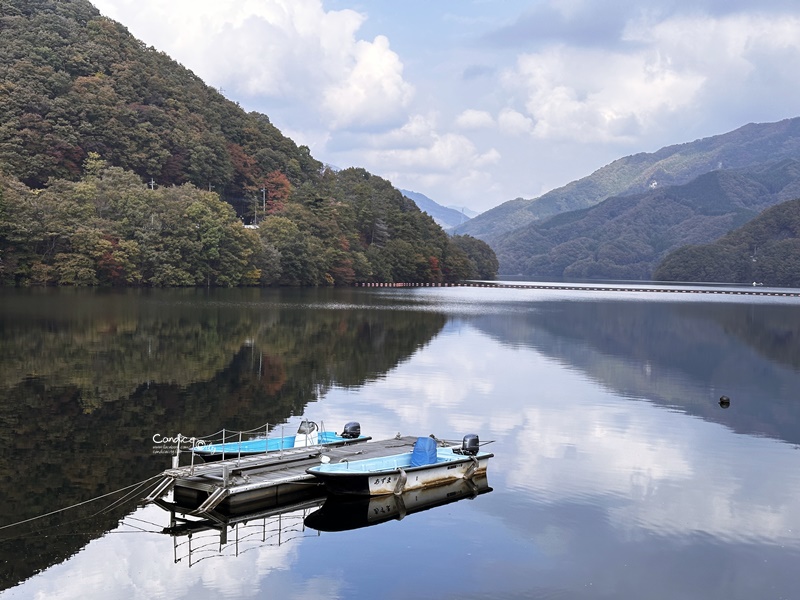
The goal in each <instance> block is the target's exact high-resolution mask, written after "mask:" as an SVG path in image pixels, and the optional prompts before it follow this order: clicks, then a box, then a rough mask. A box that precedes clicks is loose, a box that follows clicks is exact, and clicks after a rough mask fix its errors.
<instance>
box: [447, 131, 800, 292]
mask: <svg viewBox="0 0 800 600" xmlns="http://www.w3.org/2000/svg"><path fill="white" fill-rule="evenodd" d="M798 161H800V118H794V119H787V120H784V121H780V122H778V123H765V124H750V125H746V126H744V127H741V128H739V129H737V130H735V131H732V132H730V133H726V134H723V135H718V136H714V137H710V138H706V139H702V140H697V141H695V142H691V143H686V144H680V145H675V146H669V147H666V148H663V149H661V150H659V151H658V152H655V153H651V154H644V153H643V154H637V155H634V156H629V157H625V158H621V159H619V160H616V161H614V162H612V163H610V164H609V165H607V166H605V167H603V168H601V169H599V170H598V171H596V172H594V173H592V174H591V175H589V176H587V177H584V178H582V179H580V180H577V181H574V182H572V183H570V184H568V185H566V186H564V187H561V188H558V189H556V190H553V191H551V192H548V193H547V194H544V195H543V196H541V197H539V198H536V199H533V200H526V199H523V198H517V199H515V200H511V201H509V202H506V203H504V204H502V205H500V206H498V207H496V208H493V209H491V210H489V211H487V212H485V213H483V214H481V215H479V216H478V217H476V218H474V219H472V220H470V221H468V222H467V223H464V224H463V225H459V226H457V227H456V228H455V229H454V232H455V233H459V234H469V235H472V236H474V237H476V238H478V239H482V240H484V241H486V242H487V243H488V244H489V245H490V246H492V248H493V249H494V250H495V252H496V253H497V257H498V260H499V262H500V274H505V275H523V276H526V277H530V278H540V279H541V278H548V279H550V278H625V279H649V278H651V277H652V273H653V270H654V269H655V268H656V266H657V265H658V263H659V262H660V260H661V259H663V258H664V257H665V256H666V255H667V254H668V253H669V252H671V251H673V250H675V249H677V248H679V247H681V246H682V245H684V244H706V243H709V242H712V241H714V240H715V239H717V238H719V237H720V236H722V235H725V234H726V233H728V232H729V231H731V230H732V229H735V228H736V227H739V226H741V225H743V224H744V223H746V222H747V221H749V220H750V219H752V218H754V217H755V216H756V215H758V214H759V213H760V212H761V211H762V210H764V209H765V208H767V207H769V206H772V205H775V204H778V203H781V202H784V201H787V200H790V199H793V198H797V197H800V165H799V164H798Z"/></svg>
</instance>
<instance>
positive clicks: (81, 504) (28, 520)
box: [0, 473, 161, 531]
mask: <svg viewBox="0 0 800 600" xmlns="http://www.w3.org/2000/svg"><path fill="white" fill-rule="evenodd" d="M159 477H161V474H160V473H159V474H158V475H155V476H153V477H150V478H149V479H145V480H144V481H140V482H139V483H134V484H133V485H129V486H127V487H124V488H120V489H118V490H114V491H113V492H108V493H107V494H103V495H102V496H97V497H96V498H91V499H89V500H84V501H83V502H78V503H77V504H73V505H71V506H66V507H64V508H59V509H58V510H54V511H51V512H49V513H45V514H43V515H39V516H37V517H31V518H30V519H23V520H22V521H17V522H16V523H10V524H9V525H3V526H2V527H0V531H2V530H3V529H8V528H9V527H15V526H17V525H23V524H24V523H30V522H31V521H36V520H38V519H43V518H45V517H49V516H52V515H55V514H58V513H61V512H64V511H67V510H70V509H73V508H77V507H78V506H83V505H84V504H89V503H90V502H95V501H96V500H100V499H102V498H106V497H108V496H113V495H114V494H118V493H119V492H122V491H125V490H129V489H131V488H133V487H138V486H140V485H144V484H145V483H147V482H148V481H153V480H154V479H158V478H159Z"/></svg>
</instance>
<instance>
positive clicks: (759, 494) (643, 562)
mask: <svg viewBox="0 0 800 600" xmlns="http://www.w3.org/2000/svg"><path fill="white" fill-rule="evenodd" d="M0 309H1V310H2V313H1V314H0V319H2V320H1V321H0V327H1V328H2V329H0V331H2V337H0V340H2V348H0V371H1V372H2V374H3V377H2V382H3V383H2V385H3V395H4V398H5V399H4V400H3V401H2V403H0V411H2V412H0V423H2V424H3V428H2V433H0V436H2V443H3V447H4V448H5V449H6V451H5V452H4V453H2V454H3V455H2V458H0V477H1V478H0V491H1V492H2V493H3V497H4V498H5V499H6V502H5V503H4V506H3V507H2V509H0V526H3V525H6V524H8V523H12V522H14V521H16V520H20V519H23V518H29V517H32V516H35V515H40V514H44V513H47V512H49V511H52V510H56V509H58V508H61V507H63V506H66V505H68V504H74V503H77V502H80V501H82V500H85V499H87V498H91V497H95V496H99V495H101V494H103V493H107V492H109V491H111V490H115V489H120V488H122V487H125V486H127V485H130V484H132V483H135V482H137V481H141V480H144V479H146V478H148V477H150V476H151V475H154V474H156V473H158V472H159V471H160V470H162V469H164V468H166V467H168V466H169V458H168V457H167V456H164V455H158V454H157V453H155V449H154V444H153V442H152V436H153V434H155V433H162V434H171V433H176V432H178V431H180V432H182V433H184V434H197V435H202V434H205V433H210V432H212V431H216V430H217V429H219V428H221V427H223V426H224V427H228V428H231V429H236V428H239V429H246V428H251V427H254V426H257V425H260V424H262V423H266V422H269V423H273V424H281V423H284V424H286V426H287V427H289V426H295V425H296V423H297V422H298V421H299V419H300V417H301V416H302V415H306V416H308V417H309V418H311V419H314V420H316V421H323V422H324V423H325V424H326V425H327V428H329V429H336V428H340V427H341V426H342V425H343V424H344V423H345V422H347V421H350V420H357V421H359V422H360V423H361V424H362V428H363V430H364V432H365V433H366V434H368V435H371V436H373V437H375V438H382V437H390V436H393V435H395V434H396V433H398V432H400V433H402V434H404V435H428V434H431V433H433V434H435V435H437V436H438V437H445V438H451V439H456V440H458V439H460V438H461V436H462V435H464V434H465V433H472V432H474V433H478V434H479V435H480V437H481V439H482V440H483V441H488V440H492V441H493V443H492V444H491V445H490V446H488V448H490V449H491V450H492V451H493V452H494V453H495V457H494V458H493V459H491V461H490V465H489V471H488V485H489V486H490V488H491V489H490V490H488V491H486V492H485V493H482V494H480V495H478V496H477V497H474V498H471V499H470V498H467V499H463V500H458V501H454V502H450V503H448V504H443V505H441V506H438V507H435V508H431V509H428V510H421V511H419V512H416V511H413V510H412V511H409V512H408V514H406V516H405V518H403V519H402V520H397V519H392V520H389V521H387V522H384V523H381V524H379V525H375V526H363V527H359V528H356V529H351V530H348V531H341V532H327V531H326V532H322V533H321V532H318V531H316V530H314V529H312V528H310V527H307V526H305V525H304V524H303V522H304V518H305V517H306V516H308V515H309V514H311V513H312V512H314V511H315V510H317V509H319V507H320V506H321V503H322V502H323V501H324V498H319V499H314V498H312V499H310V500H309V502H308V504H307V505H304V506H300V507H297V508H295V509H294V510H291V511H288V512H286V513H284V514H282V515H279V516H278V515H276V516H270V517H253V518H252V519H250V520H248V522H247V523H244V522H243V523H240V524H238V525H233V526H228V527H224V528H223V529H224V530H225V532H226V533H225V539H224V540H223V539H221V538H220V531H219V530H216V529H212V530H207V531H204V532H196V533H195V534H193V535H192V537H191V538H189V536H187V535H183V536H175V537H172V536H169V535H166V534H163V533H161V530H162V529H163V528H164V527H166V526H168V525H169V515H168V513H166V512H164V511H163V510H161V509H159V508H157V507H154V506H149V507H146V508H136V507H135V506H134V505H132V504H130V503H128V504H127V505H121V506H120V507H111V508H108V510H106V508H107V507H108V505H109V504H110V502H106V503H102V502H101V503H100V504H99V505H96V508H95V507H94V506H93V507H91V509H90V510H88V511H84V512H83V513H80V514H78V513H75V514H65V515H62V516H58V517H57V518H56V520H53V519H50V520H47V521H46V522H43V521H39V522H37V523H39V524H38V525H37V526H36V527H34V528H32V529H31V528H28V529H25V530H24V531H22V530H20V529H19V528H10V529H9V528H7V529H3V530H0V533H2V534H3V535H2V536H1V537H2V538H3V540H2V542H0V560H2V561H3V562H2V564H3V565H4V567H5V568H4V569H0V571H3V573H4V574H3V576H2V577H3V578H2V580H0V582H1V583H2V588H3V589H4V590H5V592H0V597H3V598H5V597H9V598H33V597H42V598H45V597H46V598H50V597H61V598H103V599H105V598H165V599H166V598H219V597H237V598H238V597H261V596H264V595H270V596H285V597H289V598H301V597H302V598H326V599H328V598H357V597H358V598H374V597H386V598H407V597H409V596H412V597H420V598H453V597H458V598H513V597H515V598H587V599H596V598H625V599H627V598H630V599H640V598H656V599H660V598H665V599H666V598H670V599H672V598H698V599H700V598H702V599H709V598H720V599H722V598H725V599H731V598H742V599H745V598H747V599H750V598H791V597H797V596H796V594H797V589H798V588H799V585H798V584H800V575H798V571H797V568H796V566H797V564H798V559H800V475H798V473H800V470H798V468H797V467H798V460H799V458H800V454H798V444H800V419H799V418H798V416H799V411H800V406H799V405H798V396H797V390H799V389H800V385H798V384H800V377H799V376H798V374H799V373H800V350H799V348H800V314H799V313H800V311H798V301H797V300H796V299H775V298H763V297H752V298H751V297H746V298H739V297H726V296H722V295H720V296H712V297H709V296H706V295H703V296H700V295H692V294H686V295H681V296H680V297H677V298H676V297H674V295H667V294H654V293H625V294H621V293H614V292H596V293H595V292H593V293H589V292H566V291H553V290H541V291H531V290H518V289H505V290H503V289H491V288H423V289H402V290H392V289H374V290H311V291H308V290H288V291H287V290H268V291H261V290H233V291H229V292H225V291H218V292H211V293H205V292H198V291H195V290H191V291H178V292H168V291H165V292H142V293H91V292H85V291H80V290H79V291H77V292H75V291H71V290H66V291H45V292H44V293H42V292H40V291H33V292H24V291H23V292H19V291H14V290H11V291H0ZM721 395H727V396H729V397H730V398H731V405H730V407H729V408H727V409H723V408H721V407H720V405H719V403H718V400H719V397H720V396H721ZM22 473H24V476H22V475H21V474H22ZM407 502H408V503H409V506H411V502H412V500H411V499H409V500H407ZM373 509H374V507H373ZM95 513H100V514H99V516H92V515H95ZM334 514H335V513H334ZM391 514H394V513H391Z"/></svg>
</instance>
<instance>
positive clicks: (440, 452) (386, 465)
mask: <svg viewBox="0 0 800 600" xmlns="http://www.w3.org/2000/svg"><path fill="white" fill-rule="evenodd" d="M435 450H436V457H435V459H434V460H433V462H426V463H424V464H422V465H412V463H411V460H412V455H413V454H414V453H413V452H404V453H403V454H395V455H393V456H384V457H380V458H366V459H363V460H354V461H352V462H350V461H346V460H344V461H342V462H338V463H326V464H325V463H324V464H320V465H317V466H316V467H312V468H310V469H309V472H311V473H375V472H379V471H396V470H397V469H408V468H412V467H414V466H426V465H436V464H444V463H449V462H455V461H463V460H468V457H466V456H463V455H461V454H456V453H455V452H453V449H452V448H435Z"/></svg>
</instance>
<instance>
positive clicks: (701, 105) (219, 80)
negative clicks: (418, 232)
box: [94, 0, 800, 211]
mask: <svg viewBox="0 0 800 600" xmlns="http://www.w3.org/2000/svg"><path fill="white" fill-rule="evenodd" d="M94 4H95V5H96V6H97V7H98V8H99V9H100V11H101V12H102V13H103V14H105V15H107V16H109V17H111V18H113V19H115V20H117V21H120V22H121V23H122V24H123V25H125V26H126V27H128V29H129V30H130V31H131V33H132V34H133V35H135V36H136V37H138V38H140V39H142V40H143V41H144V42H145V43H147V44H148V45H151V46H154V47H156V48H157V49H159V50H162V51H164V52H166V53H167V54H169V55H170V56H172V57H173V58H174V59H175V60H177V61H178V62H180V63H181V64H183V65H184V66H186V67H188V68H189V69H191V70H192V71H194V72H195V73H196V74H197V75H199V76H200V77H202V78H203V79H204V80H205V81H206V82H207V83H208V84H209V85H212V86H214V87H217V88H219V89H221V90H223V93H224V94H225V96H227V97H228V98H230V99H231V100H235V101H237V102H239V104H240V105H241V106H242V107H243V108H245V109H247V110H255V111H258V112H262V113H265V114H267V115H268V116H269V117H270V119H271V120H272V122H273V123H274V124H275V125H276V126H278V127H279V128H280V129H281V131H283V132H284V133H285V134H286V135H288V136H289V137H291V138H292V139H294V140H295V141H296V142H297V143H299V144H305V145H308V146H309V147H310V148H311V152H312V154H313V155H314V156H315V157H316V158H317V159H319V160H321V161H323V162H326V163H329V164H331V165H334V166H336V167H342V168H343V167H349V166H359V167H364V168H366V169H368V170H369V171H370V172H372V173H375V174H377V175H380V176H382V177H385V178H386V179H389V180H390V181H392V183H393V184H394V185H395V186H396V187H399V188H404V189H409V190H412V191H416V192H420V193H423V194H425V195H427V196H429V197H430V198H432V199H433V200H435V201H437V202H439V203H440V204H444V205H449V206H457V207H468V208H470V209H473V210H476V211H485V210H487V209H489V208H492V207H494V206H497V205H499V204H502V203H503V202H505V201H508V200H512V199H514V198H517V197H524V198H534V197H536V196H539V195H541V194H542V193H544V192H546V191H548V190H550V189H553V188H555V187H558V186H561V185H564V184H566V183H568V182H570V181H572V180H574V179H578V178H580V177H583V176H585V175H588V174H590V173H591V172H593V171H594V170H596V169H598V168H600V167H602V166H603V165H605V164H607V163H609V162H611V161H613V160H615V159H617V158H620V157H622V156H627V155H630V154H635V153H637V152H653V151H655V150H658V149H659V148H661V147H663V146H666V145H670V144H677V143H683V142H688V141H692V140H695V139H698V138H702V137H707V136H710V135H715V134H719V133H725V132H727V131H730V130H733V129H735V128H737V127H740V126H741V125H744V124H746V123H750V122H770V121H778V120H781V119H784V118H790V117H794V116H798V115H799V114H800V112H798V109H797V105H798V84H797V72H798V65H800V6H798V5H797V3H796V2H790V1H788V0H762V1H761V2H759V3H754V2H744V1H742V0H726V1H722V0H694V1H691V2H688V1H684V0H639V1H637V2H633V1H632V0H615V1H604V0H540V1H527V2H523V1H520V0H502V1H501V0H494V1H490V0H472V1H470V0H427V1H425V2H423V1H420V0H405V1H403V2H396V1H389V0H384V1H371V0H364V1H361V2H358V1H349V0H328V1H322V0H214V1H213V2H212V1H210V0H170V2H163V0H96V1H95V2H94Z"/></svg>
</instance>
